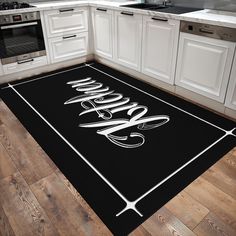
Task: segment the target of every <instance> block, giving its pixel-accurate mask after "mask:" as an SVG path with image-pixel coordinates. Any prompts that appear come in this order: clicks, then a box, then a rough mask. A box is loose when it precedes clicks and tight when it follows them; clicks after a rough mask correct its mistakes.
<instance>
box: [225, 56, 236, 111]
mask: <svg viewBox="0 0 236 236" xmlns="http://www.w3.org/2000/svg"><path fill="white" fill-rule="evenodd" d="M225 106H226V107H228V108H231V109H233V110H236V55H235V56H234V63H233V67H232V71H231V76H230V81H229V85H228V90H227V95H226V100H225Z"/></svg>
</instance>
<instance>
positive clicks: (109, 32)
mask: <svg viewBox="0 0 236 236" xmlns="http://www.w3.org/2000/svg"><path fill="white" fill-rule="evenodd" d="M92 18H93V35H94V50H95V54H97V55H99V56H101V57H105V58H108V59H112V58H113V11H112V10H108V9H105V8H100V7H98V8H93V9H92Z"/></svg>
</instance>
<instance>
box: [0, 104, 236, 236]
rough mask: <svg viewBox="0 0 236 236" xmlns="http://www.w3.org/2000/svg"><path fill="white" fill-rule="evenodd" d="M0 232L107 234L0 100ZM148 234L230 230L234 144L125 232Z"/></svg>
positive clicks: (234, 217)
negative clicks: (175, 193)
mask: <svg viewBox="0 0 236 236" xmlns="http://www.w3.org/2000/svg"><path fill="white" fill-rule="evenodd" d="M0 235H1V236H5V235H21V236H28V235H29V236H37V235H51V236H57V235H65V236H71V235H75V236H83V235H86V236H97V235H98V236H108V235H112V234H111V232H110V231H109V230H108V229H107V228H106V226H105V225H104V224H103V223H102V221H101V220H100V219H99V218H98V217H97V216H96V214H95V213H94V212H93V210H92V209H91V208H90V207H89V206H88V205H87V204H86V202H85V201H84V200H83V198H82V197H81V196H80V195H79V193H78V192H77V191H76V190H75V189H74V188H73V187H72V185H71V184H70V183H69V182H68V180H67V179H66V178H65V177H64V176H63V174H62V173H61V172H60V171H59V170H58V168H57V167H56V166H55V165H54V164H53V163H52V161H51V160H50V158H49V157H48V156H47V155H46V154H45V153H44V151H43V150H42V149H41V148H40V146H39V145H38V144H37V143H36V142H35V140H34V139H33V138H32V137H31V136H30V134H29V133H28V132H27V131H26V130H25V128H24V127H23V126H22V125H21V124H20V122H19V121H18V120H17V119H16V117H15V116H14V115H13V114H12V113H11V111H10V110H9V109H8V108H7V106H6V105H5V104H4V103H3V102H2V101H0ZM151 235H152V236H159V235H160V236H168V235H171V236H177V235H181V236H191V235H203V236H206V235H210V236H217V235H219V236H222V235H223V236H226V235H228V236H235V235H236V148H235V149H233V150H231V151H230V152H229V153H228V154H227V155H225V156H224V157H223V158H222V159H221V160H220V161H218V162H217V163H216V164H215V165H214V166H212V167H211V168H210V169H209V170H208V171H206V172H205V173H204V174H203V175H201V176H200V177H199V178H198V179H196V180H195V181H194V182H193V183H192V184H190V185H189V186H188V187H187V188H185V189H184V191H182V192H181V193H179V194H178V195H177V196H176V197H175V198H173V199H172V200H171V201H170V202H168V203H167V204H166V205H165V206H163V207H162V208H161V209H160V210H159V211H157V212H156V213H155V214H154V215H153V216H152V217H150V218H149V219H148V220H147V221H146V222H144V223H143V224H142V225H141V226H140V227H138V228H137V229H136V230H135V231H133V232H132V233H131V234H130V236H151Z"/></svg>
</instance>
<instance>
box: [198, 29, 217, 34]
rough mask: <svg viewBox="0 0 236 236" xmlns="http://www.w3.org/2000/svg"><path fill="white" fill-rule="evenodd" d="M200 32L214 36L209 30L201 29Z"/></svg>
mask: <svg viewBox="0 0 236 236" xmlns="http://www.w3.org/2000/svg"><path fill="white" fill-rule="evenodd" d="M199 31H200V32H201V33H205V34H214V32H213V31H210V30H207V29H199Z"/></svg>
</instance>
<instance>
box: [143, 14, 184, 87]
mask: <svg viewBox="0 0 236 236" xmlns="http://www.w3.org/2000/svg"><path fill="white" fill-rule="evenodd" d="M179 24H180V22H179V21H178V20H171V19H167V18H163V17H158V16H144V17H143V44H142V72H143V73H144V74H146V75H149V76H151V77H153V78H156V79H158V80H161V81H164V82H166V83H169V84H174V76H175V65H176V57H177V47H178V37H179Z"/></svg>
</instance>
